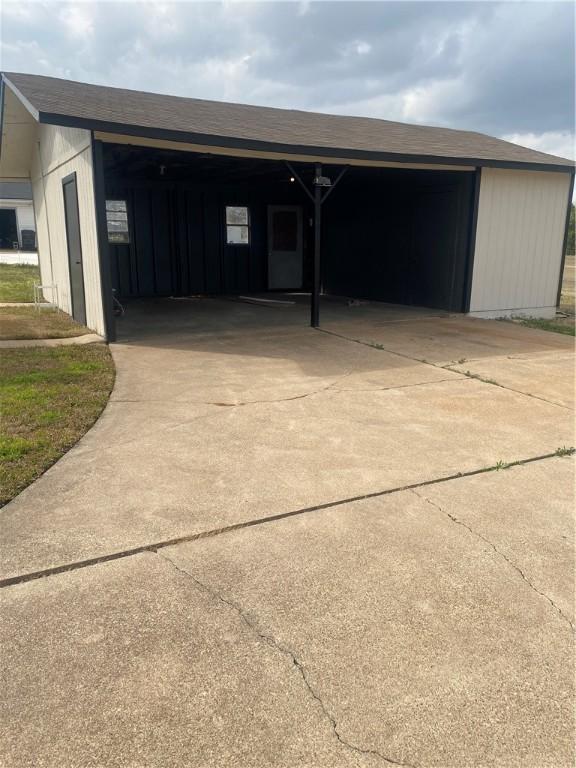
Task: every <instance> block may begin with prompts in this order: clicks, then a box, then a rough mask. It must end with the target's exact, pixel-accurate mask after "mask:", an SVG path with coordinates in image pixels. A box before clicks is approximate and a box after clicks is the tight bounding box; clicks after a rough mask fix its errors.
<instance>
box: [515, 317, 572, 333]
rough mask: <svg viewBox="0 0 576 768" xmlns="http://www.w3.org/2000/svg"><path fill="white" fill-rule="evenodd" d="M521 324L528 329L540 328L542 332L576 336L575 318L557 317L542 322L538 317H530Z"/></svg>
mask: <svg viewBox="0 0 576 768" xmlns="http://www.w3.org/2000/svg"><path fill="white" fill-rule="evenodd" d="M520 322H521V324H522V325H525V326H527V327H528V328H540V330H541V331H553V332H554V333H565V334H566V335H567V336H574V335H576V333H575V326H574V318H573V317H557V318H556V319H554V320H542V319H540V318H536V317H529V318H526V320H521V321H520Z"/></svg>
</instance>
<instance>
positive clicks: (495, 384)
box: [315, 328, 574, 411]
mask: <svg viewBox="0 0 576 768" xmlns="http://www.w3.org/2000/svg"><path fill="white" fill-rule="evenodd" d="M315 330H317V331H321V332H322V333H326V334H328V335H329V336H336V338H338V339H344V341H350V342H352V343H353V344H362V346H364V347H371V348H372V349H378V350H380V351H381V352H386V353H387V354H389V355H397V356H398V357H402V358H404V359H405V360H411V361H412V362H413V363H422V365H430V366H432V368H439V369H440V370H442V371H451V372H452V373H456V374H458V375H460V376H464V377H465V378H467V379H475V380H476V381H480V382H482V383H483V384H489V385H490V386H493V387H499V388H500V389H506V390H508V392H514V393H515V394H517V395H523V396H524V397H530V398H532V399H533V400H541V401H542V402H544V403H548V404H549V405H555V406H556V407H557V408H563V409H564V410H567V411H573V410H574V409H573V408H570V406H568V405H563V404H562V403H557V402H555V401H554V400H548V399H547V398H545V397H541V396H540V395H533V394H532V393H531V392H523V391H522V390H520V389H514V387H507V386H505V385H504V384H500V383H499V382H498V381H494V379H487V378H485V377H483V376H480V375H479V374H476V373H471V372H470V371H460V370H457V369H456V368H455V367H454V366H455V365H458V363H457V362H455V363H447V364H445V365H440V364H439V363H432V362H430V360H425V359H424V358H419V357H412V356H411V355H406V354H405V353H403V352H398V351H397V350H393V349H387V348H386V347H385V346H384V345H383V344H377V343H375V342H370V341H362V340H361V339H353V338H352V337H351V336H344V335H343V334H341V333H336V332H335V331H328V330H326V328H316V329H315Z"/></svg>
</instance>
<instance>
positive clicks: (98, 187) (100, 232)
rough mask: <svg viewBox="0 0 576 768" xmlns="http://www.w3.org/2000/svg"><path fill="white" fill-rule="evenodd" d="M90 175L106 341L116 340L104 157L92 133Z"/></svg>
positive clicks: (100, 144)
mask: <svg viewBox="0 0 576 768" xmlns="http://www.w3.org/2000/svg"><path fill="white" fill-rule="evenodd" d="M92 175H93V180H94V205H95V208H96V233H97V236H98V259H99V266H100V289H101V291H102V308H103V311H104V324H105V327H106V341H108V342H112V341H116V318H115V317H114V306H113V301H112V272H111V266H110V248H109V247H108V227H107V224H106V188H105V183H104V158H103V155H102V142H101V141H95V139H94V135H92Z"/></svg>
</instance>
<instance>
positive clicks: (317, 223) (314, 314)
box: [310, 163, 322, 328]
mask: <svg viewBox="0 0 576 768" xmlns="http://www.w3.org/2000/svg"><path fill="white" fill-rule="evenodd" d="M314 176H315V178H318V177H319V176H322V166H321V165H320V163H316V166H315V168H314ZM321 226H322V187H320V185H319V184H316V185H315V186H314V272H313V276H312V296H311V301H310V325H311V326H312V328H318V326H319V325H320V245H321V241H320V234H321V233H320V228H321Z"/></svg>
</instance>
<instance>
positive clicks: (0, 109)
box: [0, 75, 6, 158]
mask: <svg viewBox="0 0 576 768" xmlns="http://www.w3.org/2000/svg"><path fill="white" fill-rule="evenodd" d="M5 88H6V86H5V85H4V75H2V76H1V77H0V158H2V136H3V135H4V93H5Z"/></svg>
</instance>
